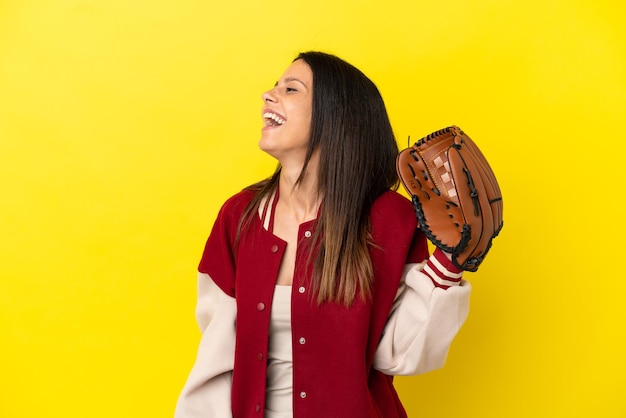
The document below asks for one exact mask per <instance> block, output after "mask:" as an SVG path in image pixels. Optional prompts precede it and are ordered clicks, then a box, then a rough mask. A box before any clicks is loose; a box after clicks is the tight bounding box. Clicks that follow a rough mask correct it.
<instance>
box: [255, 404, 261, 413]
mask: <svg viewBox="0 0 626 418" xmlns="http://www.w3.org/2000/svg"><path fill="white" fill-rule="evenodd" d="M254 410H255V411H257V412H261V405H260V404H256V406H255V407H254Z"/></svg>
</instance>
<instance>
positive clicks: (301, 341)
mask: <svg viewBox="0 0 626 418" xmlns="http://www.w3.org/2000/svg"><path fill="white" fill-rule="evenodd" d="M298 342H299V343H300V344H304V343H306V338H304V337H300V339H299V340H298Z"/></svg>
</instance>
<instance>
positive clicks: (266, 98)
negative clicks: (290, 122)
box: [261, 89, 276, 103]
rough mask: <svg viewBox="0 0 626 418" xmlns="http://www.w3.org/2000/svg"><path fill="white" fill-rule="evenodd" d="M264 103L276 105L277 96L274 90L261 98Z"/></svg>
mask: <svg viewBox="0 0 626 418" xmlns="http://www.w3.org/2000/svg"><path fill="white" fill-rule="evenodd" d="M261 98H262V99H263V101H264V102H266V103H268V102H270V103H276V96H275V95H274V89H272V90H268V91H266V92H265V93H263V95H262V96H261Z"/></svg>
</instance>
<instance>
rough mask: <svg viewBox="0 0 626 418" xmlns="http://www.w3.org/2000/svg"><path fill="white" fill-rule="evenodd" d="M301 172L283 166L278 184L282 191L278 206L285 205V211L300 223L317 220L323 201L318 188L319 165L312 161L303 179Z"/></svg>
mask: <svg viewBox="0 0 626 418" xmlns="http://www.w3.org/2000/svg"><path fill="white" fill-rule="evenodd" d="M301 171H302V169H301V168H299V169H291V170H290V169H289V168H288V167H284V166H283V167H282V168H281V173H280V178H279V182H278V187H279V190H280V193H279V196H280V197H279V201H278V204H279V205H284V206H283V209H286V211H287V212H288V213H290V214H291V215H292V216H294V217H295V218H296V219H297V220H298V221H299V222H300V223H302V222H306V221H310V220H312V219H315V218H317V212H318V210H319V206H320V203H321V200H322V197H321V194H320V192H319V188H318V187H317V164H316V163H315V162H314V161H313V159H312V160H311V162H309V165H308V167H307V169H306V171H305V172H304V175H303V176H302V178H300V174H301ZM299 178H300V181H298V179H299Z"/></svg>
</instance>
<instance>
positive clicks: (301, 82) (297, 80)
mask: <svg viewBox="0 0 626 418" xmlns="http://www.w3.org/2000/svg"><path fill="white" fill-rule="evenodd" d="M290 81H295V82H298V83H300V84H302V85H303V86H304V87H306V88H308V86H307V85H306V84H305V83H304V81H302V80H300V79H299V78H296V77H287V78H285V83H289V82H290Z"/></svg>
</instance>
